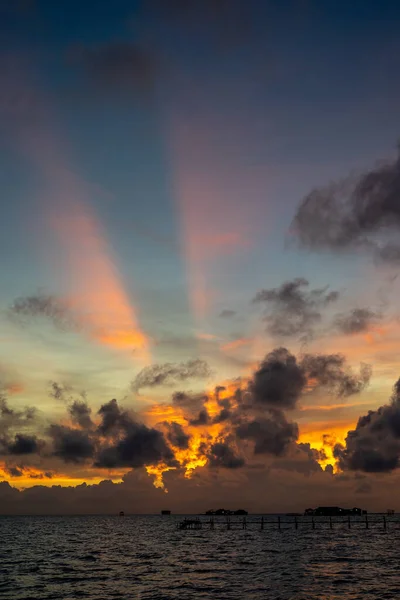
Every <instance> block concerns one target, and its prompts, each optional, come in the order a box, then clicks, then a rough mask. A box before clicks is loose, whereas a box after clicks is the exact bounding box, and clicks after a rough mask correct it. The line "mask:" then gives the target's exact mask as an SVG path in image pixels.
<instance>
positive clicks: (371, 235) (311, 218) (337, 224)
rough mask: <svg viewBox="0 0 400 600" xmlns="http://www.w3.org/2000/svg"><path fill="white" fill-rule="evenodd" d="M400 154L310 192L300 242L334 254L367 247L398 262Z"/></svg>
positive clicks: (302, 210)
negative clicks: (355, 175) (396, 236)
mask: <svg viewBox="0 0 400 600" xmlns="http://www.w3.org/2000/svg"><path fill="white" fill-rule="evenodd" d="M399 197H400V156H397V157H396V159H395V160H393V161H392V162H385V163H383V164H379V165H378V166H376V167H375V168H373V169H371V170H370V171H367V172H365V173H363V174H362V175H360V176H358V177H354V176H350V177H349V178H347V179H345V180H343V181H341V182H339V183H335V184H331V185H329V186H327V187H325V188H320V189H314V190H313V191H312V192H310V193H309V194H308V196H306V197H305V198H304V199H303V200H302V202H301V204H300V206H299V208H298V210H297V213H296V215H295V217H294V220H293V223H292V230H293V233H294V234H295V235H296V236H297V238H298V241H299V243H300V245H302V246H304V247H306V248H310V249H312V250H318V249H328V250H333V251H335V252H339V251H346V250H350V249H352V248H361V249H365V250H366V251H368V252H372V254H373V255H374V256H375V257H376V258H378V259H380V260H383V261H386V262H392V263H398V262H399V260H400V245H399V243H398V242H397V241H393V240H391V239H390V236H391V235H398V233H399V231H400V203H399Z"/></svg>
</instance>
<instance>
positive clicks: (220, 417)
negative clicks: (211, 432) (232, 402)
mask: <svg viewBox="0 0 400 600" xmlns="http://www.w3.org/2000/svg"><path fill="white" fill-rule="evenodd" d="M231 416H232V411H231V410H230V409H229V408H223V409H222V410H221V411H220V412H219V413H218V414H217V415H215V417H214V418H213V423H223V422H224V421H228V420H229V419H230V418H231Z"/></svg>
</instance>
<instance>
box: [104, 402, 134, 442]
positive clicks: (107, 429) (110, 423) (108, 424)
mask: <svg viewBox="0 0 400 600" xmlns="http://www.w3.org/2000/svg"><path fill="white" fill-rule="evenodd" d="M98 414H99V415H100V417H101V423H100V425H99V428H98V430H99V433H100V434H101V435H105V436H107V435H114V434H115V433H118V432H119V431H121V430H122V431H127V429H129V426H130V424H131V422H132V418H131V416H130V415H129V413H128V412H127V411H125V410H121V408H120V407H119V405H118V402H117V401H116V400H115V398H113V400H110V401H109V402H106V403H105V404H103V405H102V406H101V407H100V409H99V411H98Z"/></svg>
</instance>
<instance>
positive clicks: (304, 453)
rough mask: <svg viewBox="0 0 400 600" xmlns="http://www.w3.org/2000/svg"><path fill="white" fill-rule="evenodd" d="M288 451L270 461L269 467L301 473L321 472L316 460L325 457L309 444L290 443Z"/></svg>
mask: <svg viewBox="0 0 400 600" xmlns="http://www.w3.org/2000/svg"><path fill="white" fill-rule="evenodd" d="M288 449H289V452H287V455H286V456H285V457H283V458H282V457H280V458H279V460H276V461H275V462H273V463H272V465H271V467H272V468H276V469H282V470H285V471H296V472H297V473H301V474H303V475H307V476H309V475H312V474H313V473H317V472H321V471H322V468H321V465H320V464H319V462H318V460H321V459H324V458H326V456H325V454H324V453H322V454H321V452H319V451H318V450H314V448H311V447H310V444H303V443H301V444H292V445H290V446H288Z"/></svg>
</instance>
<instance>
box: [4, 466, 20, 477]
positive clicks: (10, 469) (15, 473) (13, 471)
mask: <svg viewBox="0 0 400 600" xmlns="http://www.w3.org/2000/svg"><path fill="white" fill-rule="evenodd" d="M4 471H5V472H6V473H8V474H9V475H10V477H22V475H23V474H24V472H23V470H22V469H20V468H19V467H14V466H5V467H4Z"/></svg>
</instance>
